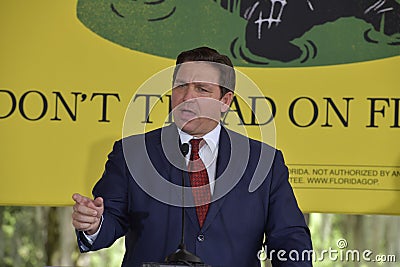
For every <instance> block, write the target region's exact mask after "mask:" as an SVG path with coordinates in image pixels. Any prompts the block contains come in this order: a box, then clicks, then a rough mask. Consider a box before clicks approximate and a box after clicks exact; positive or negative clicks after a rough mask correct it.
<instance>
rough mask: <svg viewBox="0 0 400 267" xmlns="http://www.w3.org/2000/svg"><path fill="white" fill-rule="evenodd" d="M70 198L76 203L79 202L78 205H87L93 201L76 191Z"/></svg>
mask: <svg viewBox="0 0 400 267" xmlns="http://www.w3.org/2000/svg"><path fill="white" fill-rule="evenodd" d="M72 199H73V200H74V201H75V202H76V203H78V204H80V205H85V206H87V205H88V204H89V203H90V202H92V201H93V200H92V199H90V198H88V197H85V196H82V195H80V194H78V193H75V194H73V195H72Z"/></svg>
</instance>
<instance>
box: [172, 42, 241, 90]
mask: <svg viewBox="0 0 400 267" xmlns="http://www.w3.org/2000/svg"><path fill="white" fill-rule="evenodd" d="M193 61H209V62H215V63H219V64H223V65H227V66H229V67H228V68H223V70H220V74H221V76H222V77H220V79H221V80H222V81H224V82H222V83H221V84H229V88H227V87H224V86H222V85H220V86H219V87H220V88H221V97H222V96H224V95H225V94H226V93H227V92H233V91H234V90H235V82H236V81H235V80H236V76H235V70H234V68H233V64H232V61H231V60H230V59H229V57H228V56H226V55H222V54H220V53H219V52H218V51H217V50H215V49H212V48H209V47H205V46H203V47H198V48H195V49H192V50H188V51H183V52H182V53H180V54H179V55H178V57H177V58H176V67H175V69H174V74H173V80H174V81H175V78H176V75H177V73H178V70H179V67H180V64H182V63H185V62H193ZM216 65H218V64H216ZM227 70H228V71H227Z"/></svg>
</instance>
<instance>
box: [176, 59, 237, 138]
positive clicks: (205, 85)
mask: <svg viewBox="0 0 400 267" xmlns="http://www.w3.org/2000/svg"><path fill="white" fill-rule="evenodd" d="M219 80H220V73H219V70H218V69H217V68H215V67H213V66H212V64H211V63H205V62H188V63H183V64H182V65H181V66H180V68H179V71H178V73H177V75H176V79H175V82H174V86H173V87H174V88H173V89H172V98H171V102H172V109H173V115H174V119H175V123H176V124H177V126H178V127H179V128H180V129H182V130H183V131H184V132H186V133H188V134H190V135H193V136H203V135H205V134H206V133H208V132H210V131H211V130H212V129H214V128H215V126H216V125H217V124H218V122H219V120H220V118H221V113H222V112H225V111H227V110H228V108H229V105H230V104H231V102H232V98H233V93H232V92H228V93H227V94H225V95H224V96H221V90H220V86H219Z"/></svg>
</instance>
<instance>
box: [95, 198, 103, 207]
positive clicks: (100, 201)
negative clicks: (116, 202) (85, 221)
mask: <svg viewBox="0 0 400 267" xmlns="http://www.w3.org/2000/svg"><path fill="white" fill-rule="evenodd" d="M94 205H95V206H96V207H97V208H102V207H103V198H102V197H96V199H95V200H94Z"/></svg>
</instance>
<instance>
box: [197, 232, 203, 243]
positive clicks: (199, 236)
mask: <svg viewBox="0 0 400 267" xmlns="http://www.w3.org/2000/svg"><path fill="white" fill-rule="evenodd" d="M197 240H198V241H199V242H203V241H204V235H202V234H200V235H198V236H197Z"/></svg>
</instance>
